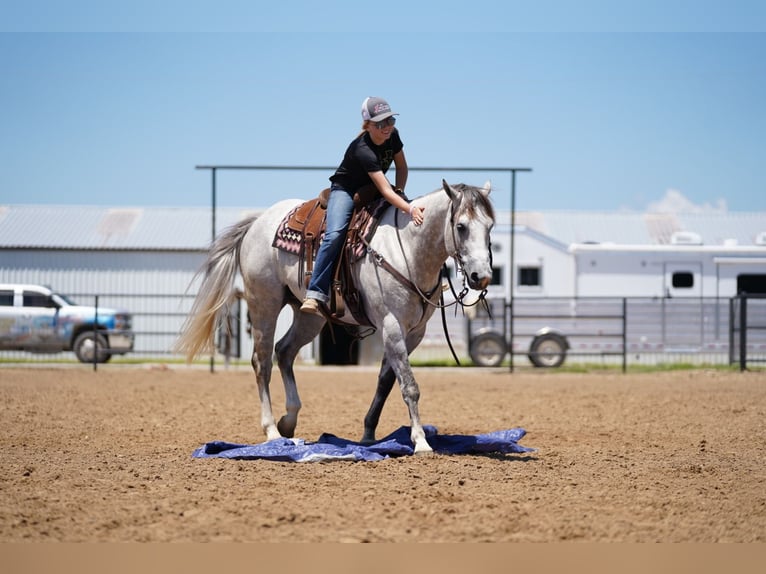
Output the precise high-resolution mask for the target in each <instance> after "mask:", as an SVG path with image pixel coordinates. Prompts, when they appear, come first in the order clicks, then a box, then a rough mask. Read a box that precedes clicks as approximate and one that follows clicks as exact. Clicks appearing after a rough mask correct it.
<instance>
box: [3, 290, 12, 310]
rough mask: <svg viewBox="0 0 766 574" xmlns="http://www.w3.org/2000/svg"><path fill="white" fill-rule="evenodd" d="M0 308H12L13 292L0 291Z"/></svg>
mask: <svg viewBox="0 0 766 574" xmlns="http://www.w3.org/2000/svg"><path fill="white" fill-rule="evenodd" d="M0 307H13V291H0Z"/></svg>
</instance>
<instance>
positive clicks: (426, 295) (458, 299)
mask: <svg viewBox="0 0 766 574" xmlns="http://www.w3.org/2000/svg"><path fill="white" fill-rule="evenodd" d="M449 225H450V232H451V235H452V247H453V249H452V252H451V253H450V252H449V249H448V250H447V251H448V257H452V259H453V260H454V261H455V268H456V270H457V271H459V272H460V273H461V274H462V275H463V288H462V289H461V291H460V293H456V292H455V287H454V286H453V285H452V279H451V278H450V276H449V273H447V269H446V268H447V264H446V263H445V264H443V265H442V268H441V271H440V272H439V277H438V278H437V281H436V285H434V286H433V287H432V288H431V289H429V290H428V291H423V290H422V289H421V288H420V287H419V286H418V285H417V284H416V283H415V282H414V281H412V279H411V277H412V271H411V270H410V265H409V262H408V261H407V256H406V254H405V251H404V244H403V243H402V238H401V235H400V230H399V210H398V209H396V208H394V228H395V229H396V239H397V242H398V243H399V249H400V251H401V253H402V258H403V259H404V265H405V267H406V268H407V275H404V274H402V273H401V272H400V271H399V270H398V269H396V268H395V267H394V266H393V265H391V264H390V263H389V262H388V261H387V260H386V258H385V257H384V256H383V255H382V254H381V253H380V252H378V251H376V250H375V249H374V248H373V247H372V246H371V245H370V244H369V242H368V241H367V240H366V239H364V238H362V241H363V242H364V245H365V247H366V249H367V253H368V254H369V255H370V257H371V258H372V261H373V263H374V264H375V265H377V266H378V267H381V268H383V269H385V270H386V271H387V272H388V273H390V274H391V275H392V276H393V277H394V278H395V279H396V280H397V281H399V283H401V284H402V285H403V286H404V287H406V288H407V289H409V290H410V291H412V292H413V293H416V294H417V295H418V296H419V297H420V300H421V302H422V304H423V307H424V310H425V307H426V306H428V305H430V306H432V307H435V308H437V309H441V312H442V325H443V327H444V334H445V336H446V338H447V343H448V345H449V348H450V351H451V352H452V356H453V358H454V359H455V362H456V363H457V364H458V365H460V360H459V359H458V358H457V355H456V353H455V350H454V349H453V348H452V342H451V341H450V338H449V332H448V330H447V321H446V316H445V309H446V308H447V307H451V306H453V305H454V306H455V314H456V315H457V306H458V305H460V308H461V309H462V310H463V311H464V310H465V308H466V307H473V306H475V305H478V304H479V303H481V304H483V305H484V308H485V309H486V311H487V313H488V314H489V315H490V317H491V311H490V307H489V305H488V304H487V301H486V295H487V290H486V289H483V290H482V291H481V293H479V297H478V298H477V299H476V301H474V302H473V303H466V302H465V301H464V299H465V297H466V295H468V293H469V292H470V289H469V288H468V286H467V285H466V283H467V279H466V273H465V264H464V262H463V258H462V257H461V256H460V252H459V251H458V247H457V246H458V242H457V237H455V202H454V201H452V200H450V219H449ZM487 249H488V250H489V263H490V268H491V267H492V244H491V243H490V244H489V245H488V246H487ZM443 276H446V278H447V283H448V284H449V288H450V291H451V292H452V295H453V297H454V301H453V302H452V303H445V302H444V290H443V289H442V277H443ZM437 292H439V300H438V302H434V301H432V298H433V296H434V295H435V294H436V293H437ZM464 312H465V311H464Z"/></svg>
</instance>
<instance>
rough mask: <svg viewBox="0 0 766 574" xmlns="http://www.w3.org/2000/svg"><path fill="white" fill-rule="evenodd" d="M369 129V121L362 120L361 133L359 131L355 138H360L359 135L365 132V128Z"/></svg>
mask: <svg viewBox="0 0 766 574" xmlns="http://www.w3.org/2000/svg"><path fill="white" fill-rule="evenodd" d="M369 127H370V120H362V131H360V132H359V133H358V134H357V135H356V137H359V136H360V135H362V134H363V133H364V132H366V131H367V128H369Z"/></svg>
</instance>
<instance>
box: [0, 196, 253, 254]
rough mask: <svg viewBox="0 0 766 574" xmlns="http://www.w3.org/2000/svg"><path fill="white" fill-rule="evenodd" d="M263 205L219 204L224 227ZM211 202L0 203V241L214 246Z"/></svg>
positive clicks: (43, 244)
mask: <svg viewBox="0 0 766 574" xmlns="http://www.w3.org/2000/svg"><path fill="white" fill-rule="evenodd" d="M261 211H262V210H248V209H239V208H218V209H217V210H216V229H217V230H218V231H221V230H223V229H224V228H225V227H228V226H229V225H232V224H234V223H236V222H237V221H239V220H240V219H242V218H244V217H247V216H249V215H254V214H258V213H260V212H261ZM211 228H212V218H211V214H210V209H209V208H202V207H196V208H195V207H151V208H148V207H147V208H109V207H91V206H72V205H66V206H51V205H13V206H3V207H2V208H0V246H1V247H5V248H9V247H15V248H38V249H39V248H47V249H138V250H144V249H149V250H196V249H207V248H208V247H209V246H210V239H211Z"/></svg>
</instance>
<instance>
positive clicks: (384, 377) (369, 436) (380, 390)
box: [362, 356, 396, 444]
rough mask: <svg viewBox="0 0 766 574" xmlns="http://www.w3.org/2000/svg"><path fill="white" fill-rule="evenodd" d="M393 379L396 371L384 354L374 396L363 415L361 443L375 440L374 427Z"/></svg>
mask: <svg viewBox="0 0 766 574" xmlns="http://www.w3.org/2000/svg"><path fill="white" fill-rule="evenodd" d="M394 381H396V373H394V370H393V369H392V368H391V365H389V364H388V358H387V357H386V356H384V357H383V362H382V364H381V365H380V373H379V374H378V387H377V388H376V389H375V396H374V397H373V399H372V404H371V405H370V409H369V410H368V411H367V415H366V416H365V417H364V436H362V444H372V443H374V442H375V429H377V428H378V422H379V421H380V414H381V412H383V405H385V404H386V399H387V398H388V395H390V394H391V389H393V388H394Z"/></svg>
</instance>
